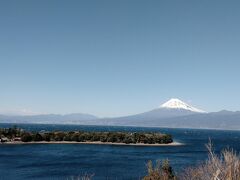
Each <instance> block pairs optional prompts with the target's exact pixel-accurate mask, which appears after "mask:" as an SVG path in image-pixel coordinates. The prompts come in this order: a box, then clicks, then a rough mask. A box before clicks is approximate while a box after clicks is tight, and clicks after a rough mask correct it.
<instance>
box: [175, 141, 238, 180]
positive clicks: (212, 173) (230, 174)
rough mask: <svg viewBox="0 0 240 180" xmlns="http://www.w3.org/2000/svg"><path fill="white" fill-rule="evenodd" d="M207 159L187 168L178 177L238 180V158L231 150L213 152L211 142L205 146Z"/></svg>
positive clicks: (194, 179) (200, 179) (188, 179)
mask: <svg viewBox="0 0 240 180" xmlns="http://www.w3.org/2000/svg"><path fill="white" fill-rule="evenodd" d="M207 149H208V152H209V153H208V159H207V160H206V162H204V163H202V164H200V165H199V166H197V167H190V168H187V169H186V170H185V171H184V173H183V174H182V175H181V176H180V177H179V179H183V180H240V158H239V155H237V154H236V152H234V151H233V150H223V151H222V152H221V154H220V155H216V154H215V153H214V152H213V148H212V144H211V142H210V143H209V144H208V145H207Z"/></svg>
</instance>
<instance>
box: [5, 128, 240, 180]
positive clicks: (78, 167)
mask: <svg viewBox="0 0 240 180" xmlns="http://www.w3.org/2000/svg"><path fill="white" fill-rule="evenodd" d="M0 127H12V125H11V124H0ZM18 127H21V128H24V129H26V130H30V131H41V130H48V131H51V130H63V131H68V130H85V131H131V132H136V131H141V132H163V133H169V134H172V135H173V138H174V141H177V142H181V143H184V145H183V146H168V147H165V146H164V147H150V146H146V147H142V146H117V145H91V144H89V145H87V144H25V145H3V144H0V179H1V180H5V179H6V180H22V179H24V180H26V179H31V180H35V179H38V180H39V179H43V180H47V179H53V180H61V179H64V180H66V179H71V178H72V177H78V176H83V175H85V174H89V175H94V176H93V179H100V180H101V179H104V180H105V179H108V180H111V179H114V180H116V179H124V180H125V179H126V180H127V179H141V177H143V176H144V175H145V174H146V173H147V172H146V163H147V162H148V161H149V160H152V161H154V162H155V161H156V160H163V159H168V160H169V161H170V163H171V165H172V166H173V168H174V170H175V172H176V173H178V172H180V171H181V170H182V169H183V168H186V167H188V166H194V165H197V164H199V163H200V162H203V161H204V160H205V159H206V158H207V150H206V147H205V144H206V143H208V141H209V138H210V139H211V140H212V142H213V144H214V148H215V152H216V153H219V152H220V150H221V149H223V148H233V149H234V150H236V151H237V152H239V151H240V131H224V130H196V129H168V128H142V127H116V126H114V127H113V126H112V127H111V126H109V127H104V126H82V125H33V124H20V125H18Z"/></svg>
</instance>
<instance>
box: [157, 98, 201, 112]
mask: <svg viewBox="0 0 240 180" xmlns="http://www.w3.org/2000/svg"><path fill="white" fill-rule="evenodd" d="M160 108H167V109H184V110H188V111H192V112H198V113H205V111H203V110H201V109H197V108H195V107H193V106H190V105H188V104H187V103H185V102H183V101H181V100H179V99H175V98H173V99H170V100H169V101H167V102H166V103H164V104H162V105H161V106H160Z"/></svg>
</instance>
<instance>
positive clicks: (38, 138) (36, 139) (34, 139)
mask: <svg viewBox="0 0 240 180" xmlns="http://www.w3.org/2000/svg"><path fill="white" fill-rule="evenodd" d="M42 140H43V137H42V136H41V134H39V133H36V134H33V135H32V141H42Z"/></svg>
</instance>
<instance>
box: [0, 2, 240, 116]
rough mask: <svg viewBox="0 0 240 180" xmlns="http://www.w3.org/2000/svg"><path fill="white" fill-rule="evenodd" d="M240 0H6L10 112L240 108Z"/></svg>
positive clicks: (0, 7) (1, 56)
mask: <svg viewBox="0 0 240 180" xmlns="http://www.w3.org/2000/svg"><path fill="white" fill-rule="evenodd" d="M239 8H240V2H239V1H221V0H212V1H209V0H202V1H197V0H189V1H187V0H183V1H178V0H172V1H167V0H166V1H159V0H151V1H146V0H145V1H142V0H131V1H127V0H121V1H120V0H118V1H116V0H108V1H106V0H102V1H99V0H83V1H77V0H76V1H74V0H73V1H61V0H51V1H47V0H41V1H30V0H29V1H26V0H22V1H19V0H15V1H13V0H9V1H1V2H0V89H1V90H0V92H1V93H0V112H2V113H4V112H11V111H12V112H13V111H14V112H15V111H16V112H17V111H19V112H21V111H22V112H29V113H31V112H34V113H62V114H64V113H73V112H84V113H91V114H95V115H98V116H101V117H104V116H120V115H127V114H134V113H138V112H143V111H147V110H150V109H153V108H156V107H158V106H159V105H160V104H161V103H163V102H164V101H166V100H168V99H170V98H172V97H175V98H180V99H182V100H184V101H186V102H188V103H190V104H193V105H195V106H197V107H199V108H202V109H204V110H206V111H218V110H221V109H229V110H240V104H239V100H240V81H239V80H240V23H239V19H240V11H239Z"/></svg>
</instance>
